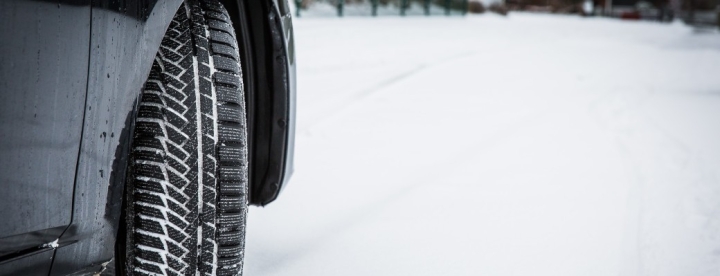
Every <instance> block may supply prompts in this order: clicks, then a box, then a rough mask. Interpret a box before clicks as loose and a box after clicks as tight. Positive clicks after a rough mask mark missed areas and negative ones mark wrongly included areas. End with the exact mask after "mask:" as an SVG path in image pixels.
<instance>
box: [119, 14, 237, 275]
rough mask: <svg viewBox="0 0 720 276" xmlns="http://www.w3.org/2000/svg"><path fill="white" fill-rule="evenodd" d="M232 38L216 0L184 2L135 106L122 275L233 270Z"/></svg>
mask: <svg viewBox="0 0 720 276" xmlns="http://www.w3.org/2000/svg"><path fill="white" fill-rule="evenodd" d="M242 89H243V87H242V77H241V69H240V60H239V55H238V46H237V40H236V39H235V31H234V30H233V27H232V24H231V21H230V17H229V16H228V13H227V11H226V10H225V8H224V7H223V6H222V5H221V4H220V3H219V2H218V1H217V0H186V1H185V3H183V5H182V6H181V7H180V9H179V10H178V12H177V14H176V15H175V17H174V18H173V21H172V23H171V24H170V27H169V29H168V31H167V33H166V34H165V37H164V38H163V41H162V45H161V47H160V50H159V51H158V53H157V56H156V57H155V61H154V63H153V65H152V70H151V72H150V76H149V77H148V80H147V82H146V83H145V87H144V90H143V92H142V95H141V99H140V102H139V106H138V113H137V118H136V121H135V128H134V135H133V142H132V152H131V156H130V160H131V161H130V162H131V164H130V166H131V169H130V172H131V175H130V176H129V177H128V179H129V181H128V190H127V192H126V196H127V197H126V202H127V203H126V210H125V214H126V220H125V222H126V228H125V229H124V230H126V238H127V240H126V243H125V244H124V245H123V247H124V248H125V252H124V253H125V254H123V256H122V257H124V259H125V261H124V263H125V264H124V268H123V270H125V274H132V275H197V274H200V275H239V274H241V273H242V264H243V257H244V256H243V255H244V245H245V242H244V238H245V219H246V214H247V196H246V195H247V187H248V186H247V184H248V172H247V168H248V163H247V162H248V159H247V134H246V129H247V128H246V119H245V118H246V115H245V103H244V99H243V91H242Z"/></svg>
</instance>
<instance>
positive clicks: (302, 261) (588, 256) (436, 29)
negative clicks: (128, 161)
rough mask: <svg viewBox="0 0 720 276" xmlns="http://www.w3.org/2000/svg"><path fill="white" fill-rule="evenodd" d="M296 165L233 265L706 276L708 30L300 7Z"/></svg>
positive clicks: (717, 172)
mask: <svg viewBox="0 0 720 276" xmlns="http://www.w3.org/2000/svg"><path fill="white" fill-rule="evenodd" d="M294 24H295V43H296V50H297V51H296V54H297V73H298V75H297V77H298V78H297V85H298V86H297V87H298V96H297V100H298V106H297V111H298V114H297V120H298V121H297V138H296V142H297V144H296V154H295V174H294V176H293V178H292V180H291V181H290V183H289V185H288V186H287V188H286V189H285V190H284V192H283V194H281V196H280V198H279V199H278V200H277V201H276V202H275V203H272V204H271V205H269V206H267V207H265V208H253V209H251V210H250V217H249V224H248V237H247V238H248V243H247V254H246V256H247V260H246V266H245V273H246V275H253V276H265V275H278V276H281V275H282V276H287V275H293V276H304V275H307V276H311V275H312V276H317V275H327V276H338V275H342V276H354V275H358V276H360V275H362V276H367V275H374V276H377V275H393V276H395V275H414V276H417V275H432V276H438V275H473V276H476V275H489V276H503V275H532V276H538V275H548V276H564V275H568V276H570V275H572V276H592V275H677V276H697V275H708V276H710V275H713V276H716V275H720V34H718V32H716V31H708V32H697V31H694V30H693V29H691V28H688V27H685V26H684V25H682V24H680V23H673V24H659V23H651V22H623V21H617V20H610V19H600V18H580V17H573V16H550V15H536V14H518V13H515V14H511V15H510V16H509V17H499V16H494V15H489V14H486V15H482V16H468V17H465V18H463V17H442V16H434V17H429V18H426V17H422V16H411V17H406V18H401V17H397V16H392V17H390V16H385V17H378V18H366V17H346V18H343V19H339V18H307V17H305V18H300V19H295V21H294Z"/></svg>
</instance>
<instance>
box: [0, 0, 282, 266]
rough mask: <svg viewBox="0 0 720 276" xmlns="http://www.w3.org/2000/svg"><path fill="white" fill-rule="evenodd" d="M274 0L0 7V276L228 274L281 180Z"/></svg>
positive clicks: (11, 3) (33, 0)
mask: <svg viewBox="0 0 720 276" xmlns="http://www.w3.org/2000/svg"><path fill="white" fill-rule="evenodd" d="M294 122H295V58H294V46H293V32H292V25H291V14H290V11H289V9H288V7H287V2H286V0H2V1H0V219H1V220H0V275H69V274H73V275H83V274H94V273H104V274H115V275H239V274H241V273H242V266H243V257H244V244H245V241H244V240H245V225H246V215H247V209H248V205H249V204H253V205H260V206H264V205H266V204H268V203H270V202H272V201H273V200H275V199H276V197H277V196H278V194H279V193H280V191H281V189H282V188H283V186H284V185H285V183H286V182H287V180H288V178H289V176H290V174H291V172H292V154H293V141H294V126H295V123H294Z"/></svg>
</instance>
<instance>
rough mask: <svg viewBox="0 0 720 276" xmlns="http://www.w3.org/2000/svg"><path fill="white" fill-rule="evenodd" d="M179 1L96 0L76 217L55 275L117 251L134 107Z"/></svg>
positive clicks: (62, 244)
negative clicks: (116, 241) (116, 239)
mask: <svg viewBox="0 0 720 276" xmlns="http://www.w3.org/2000/svg"><path fill="white" fill-rule="evenodd" d="M181 3H182V1H181V0H133V1H94V2H93V7H92V34H91V39H90V49H89V50H90V72H89V75H88V93H87V99H86V104H85V105H86V106H85V121H84V125H83V135H82V142H81V147H80V157H79V160H78V168H77V171H78V173H77V178H76V179H75V202H74V206H73V221H72V224H71V225H70V227H69V228H68V229H67V231H66V232H65V233H64V234H63V235H62V237H61V238H60V247H59V248H58V249H57V253H56V255H55V261H54V263H53V268H52V273H51V275H66V274H69V273H73V272H76V271H79V270H82V269H87V266H99V265H101V264H102V263H103V262H105V261H108V260H110V259H111V258H112V257H113V256H114V247H115V237H117V231H118V226H119V223H120V211H121V209H122V206H123V204H122V198H123V190H124V187H125V172H126V167H127V157H128V146H129V143H130V137H131V133H130V131H131V129H132V123H133V120H134V118H135V112H134V111H133V110H134V108H135V106H136V105H137V101H138V97H139V96H140V92H141V89H142V87H143V84H144V83H145V80H146V79H147V76H148V74H149V72H150V67H151V66H152V61H153V59H154V58H155V54H156V52H157V49H158V48H159V47H160V43H161V41H162V38H163V36H164V34H165V31H166V30H167V27H168V25H169V24H170V21H171V20H172V18H173V16H174V15H175V11H176V10H177V8H178V7H179V6H180V4H181ZM66 244H67V245H66Z"/></svg>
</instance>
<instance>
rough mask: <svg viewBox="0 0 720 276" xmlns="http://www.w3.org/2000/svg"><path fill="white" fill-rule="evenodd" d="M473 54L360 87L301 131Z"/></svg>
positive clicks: (432, 63) (472, 52)
mask: <svg viewBox="0 0 720 276" xmlns="http://www.w3.org/2000/svg"><path fill="white" fill-rule="evenodd" d="M475 54H477V52H475V51H471V52H464V53H461V54H458V55H454V56H451V57H448V58H445V59H443V60H440V61H433V62H428V63H423V64H420V65H417V66H415V67H414V68H412V69H410V70H407V71H404V72H402V73H400V74H397V75H395V76H392V77H390V78H387V79H385V80H383V81H381V82H379V83H377V84H375V85H373V86H371V87H370V88H366V89H362V90H359V91H356V92H352V93H349V95H347V96H345V97H342V98H340V99H339V102H340V103H338V104H332V105H330V106H331V108H329V110H327V111H326V112H324V116H322V117H320V118H313V119H310V123H309V124H307V125H306V126H304V127H303V129H301V131H309V130H310V129H312V128H314V127H316V126H318V125H320V124H322V123H324V122H326V121H327V120H328V119H330V118H334V117H336V116H338V115H339V114H340V113H342V111H344V110H347V109H348V108H350V107H351V106H353V105H355V104H359V103H361V102H362V101H363V100H365V99H367V98H368V97H370V96H372V95H373V94H375V93H377V92H380V91H382V90H383V89H384V88H387V87H390V86H392V85H394V84H396V83H399V82H402V81H404V80H407V79H409V78H410V77H412V76H414V75H417V74H418V73H420V72H423V71H426V70H428V69H431V68H434V67H437V66H441V65H444V64H446V63H451V62H454V61H456V60H459V59H462V58H468V57H471V56H473V55H475Z"/></svg>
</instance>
